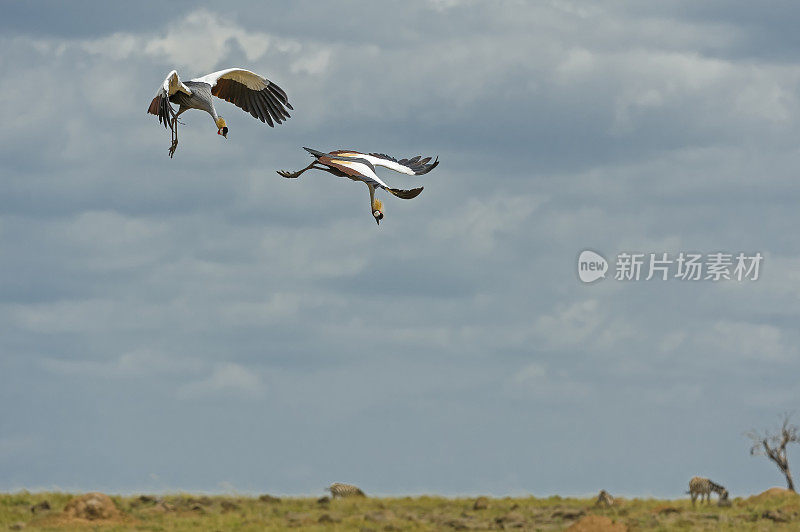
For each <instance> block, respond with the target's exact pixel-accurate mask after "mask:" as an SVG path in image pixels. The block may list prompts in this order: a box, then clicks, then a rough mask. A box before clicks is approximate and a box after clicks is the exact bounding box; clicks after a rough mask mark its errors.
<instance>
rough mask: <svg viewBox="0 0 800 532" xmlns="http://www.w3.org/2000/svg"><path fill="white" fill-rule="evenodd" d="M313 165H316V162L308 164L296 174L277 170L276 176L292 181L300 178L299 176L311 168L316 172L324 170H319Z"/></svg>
mask: <svg viewBox="0 0 800 532" xmlns="http://www.w3.org/2000/svg"><path fill="white" fill-rule="evenodd" d="M315 164H317V161H314V162H313V163H311V164H309V165H308V166H306V167H305V168H303V169H302V170H298V171H297V172H288V171H286V170H278V175H280V176H283V177H285V178H286V179H294V178H296V177H300V174H302V173H303V172H305V171H306V170H310V169H312V168H316V169H317V170H325V168H320V167H318V166H314V165H315Z"/></svg>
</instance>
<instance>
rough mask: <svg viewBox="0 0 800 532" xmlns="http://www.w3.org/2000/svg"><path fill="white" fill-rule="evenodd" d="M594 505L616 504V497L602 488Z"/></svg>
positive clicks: (607, 505) (606, 505)
mask: <svg viewBox="0 0 800 532" xmlns="http://www.w3.org/2000/svg"><path fill="white" fill-rule="evenodd" d="M594 505H595V506H605V507H606V508H608V507H609V506H614V497H612V496H611V494H610V493H609V492H607V491H606V490H600V493H599V494H598V495H597V502H595V503H594Z"/></svg>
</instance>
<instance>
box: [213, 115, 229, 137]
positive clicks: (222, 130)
mask: <svg viewBox="0 0 800 532" xmlns="http://www.w3.org/2000/svg"><path fill="white" fill-rule="evenodd" d="M215 122H216V123H217V135H222V136H223V137H225V138H226V139H227V138H228V126H227V124H225V119H224V118H222V117H221V116H220V117H219V118H217V119H216V120H215Z"/></svg>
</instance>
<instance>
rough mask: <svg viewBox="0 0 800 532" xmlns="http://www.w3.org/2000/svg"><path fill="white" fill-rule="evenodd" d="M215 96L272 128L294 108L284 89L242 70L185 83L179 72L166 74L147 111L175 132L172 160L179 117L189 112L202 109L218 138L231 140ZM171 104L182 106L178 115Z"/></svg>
mask: <svg viewBox="0 0 800 532" xmlns="http://www.w3.org/2000/svg"><path fill="white" fill-rule="evenodd" d="M212 96H216V97H217V98H221V99H223V100H225V101H228V102H231V103H232V104H234V105H235V106H236V107H239V108H240V109H242V110H244V111H246V112H248V113H250V114H251V115H253V118H257V119H259V120H261V121H262V122H265V123H267V124H269V126H270V127H274V124H275V123H278V124H280V123H282V122H283V121H284V120H286V119H287V118H289V112H288V111H287V109H292V106H291V105H290V104H289V100H288V98H287V96H286V93H285V92H284V91H283V89H281V88H280V87H278V86H277V85H276V84H274V83H273V82H271V81H270V80H268V79H266V78H262V77H261V76H259V75H258V74H255V73H253V72H250V71H249V70H245V69H243V68H228V69H225V70H220V71H218V72H213V73H211V74H208V75H205V76H203V77H200V78H195V79H192V80H190V81H186V82H184V81H181V79H180V77H178V72H176V71H175V70H173V71H172V72H170V73H169V74H167V77H166V78H165V79H164V82H163V83H162V84H161V86H160V87H159V88H158V91H157V92H156V96H155V98H153V101H152V102H150V107H148V108H147V112H148V113H150V114H153V115H156V116H158V121H159V123H162V124H164V127H165V128H169V129H170V130H171V131H172V145H171V146H170V148H169V156H170V158H172V156H173V155H175V149H176V148H177V147H178V123H179V122H178V117H179V116H180V115H181V114H182V113H184V112H186V111H188V110H189V109H200V110H201V111H205V112H207V113H208V114H210V115H211V118H213V119H214V124H215V125H216V126H217V135H222V136H223V137H225V138H228V125H227V123H226V122H225V119H224V118H222V117H221V116H219V115H218V114H217V110H216V109H215V108H214V102H213V100H212V98H211V97H212ZM170 103H175V104H178V105H179V108H178V112H177V113H176V112H175V110H174V109H173V108H172V106H171V105H170Z"/></svg>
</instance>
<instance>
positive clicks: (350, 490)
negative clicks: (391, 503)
mask: <svg viewBox="0 0 800 532" xmlns="http://www.w3.org/2000/svg"><path fill="white" fill-rule="evenodd" d="M327 491H330V492H331V495H332V496H333V498H334V499H339V498H342V497H366V495H365V494H364V492H363V491H361V489H360V488H359V487H358V486H353V485H352V484H342V483H341V482H334V483H333V484H331V485H330V487H329V488H327Z"/></svg>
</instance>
